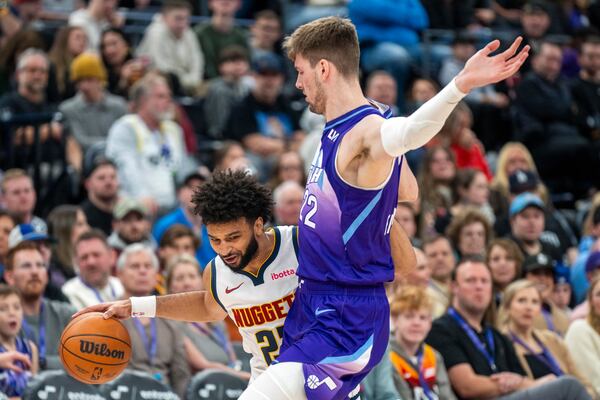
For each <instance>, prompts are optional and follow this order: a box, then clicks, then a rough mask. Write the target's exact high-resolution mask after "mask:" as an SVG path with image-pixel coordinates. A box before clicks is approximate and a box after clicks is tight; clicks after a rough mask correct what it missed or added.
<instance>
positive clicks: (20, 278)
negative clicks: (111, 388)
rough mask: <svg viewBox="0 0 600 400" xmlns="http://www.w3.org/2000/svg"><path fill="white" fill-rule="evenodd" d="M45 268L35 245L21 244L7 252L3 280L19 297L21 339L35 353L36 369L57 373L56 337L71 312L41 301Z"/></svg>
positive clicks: (66, 307) (57, 303)
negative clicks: (37, 354)
mask: <svg viewBox="0 0 600 400" xmlns="http://www.w3.org/2000/svg"><path fill="white" fill-rule="evenodd" d="M47 268H48V264H46V262H44V257H43V256H42V253H41V252H40V250H39V248H38V246H37V244H36V243H34V242H32V241H23V242H21V243H19V244H17V245H16V246H15V247H13V248H11V249H10V251H9V252H8V256H7V262H6V269H5V270H4V279H5V280H6V282H7V283H8V284H9V285H10V286H13V287H16V288H17V289H19V291H20V292H21V294H22V296H23V314H24V315H23V327H22V328H21V335H23V337H26V338H28V339H29V340H31V341H33V342H34V343H35V344H36V345H37V347H38V349H39V358H40V360H39V361H40V364H39V365H40V367H41V369H42V370H46V369H61V368H62V364H61V362H60V359H59V356H58V346H59V342H60V340H59V339H60V335H61V333H62V330H63V329H64V328H65V326H66V325H67V324H68V323H69V322H70V321H71V315H73V313H74V312H75V309H74V308H73V307H72V306H71V305H70V304H68V303H64V302H60V301H54V300H49V299H48V298H46V297H44V290H45V289H46V287H47V285H48V270H47Z"/></svg>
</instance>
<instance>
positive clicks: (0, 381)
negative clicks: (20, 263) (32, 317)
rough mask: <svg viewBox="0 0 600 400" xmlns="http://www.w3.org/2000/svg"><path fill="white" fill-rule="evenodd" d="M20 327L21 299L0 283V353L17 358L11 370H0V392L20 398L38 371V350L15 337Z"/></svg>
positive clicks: (22, 339) (25, 340)
mask: <svg viewBox="0 0 600 400" xmlns="http://www.w3.org/2000/svg"><path fill="white" fill-rule="evenodd" d="M22 324H23V300H22V298H21V293H20V292H19V290H18V289H16V288H14V287H10V286H7V285H5V284H0V337H1V338H2V339H0V354H6V353H9V352H13V353H18V354H20V355H21V357H22V358H24V360H23V359H22V358H21V360H18V361H16V362H15V364H14V368H0V393H3V394H5V395H7V396H11V398H21V396H23V394H24V393H25V389H26V387H27V383H28V381H29V380H30V379H31V378H32V377H33V376H34V375H35V374H36V373H37V372H38V369H39V365H38V358H39V355H38V349H37V346H36V345H35V343H33V342H32V341H31V340H29V339H27V338H23V337H21V336H19V331H20V330H21V326H22Z"/></svg>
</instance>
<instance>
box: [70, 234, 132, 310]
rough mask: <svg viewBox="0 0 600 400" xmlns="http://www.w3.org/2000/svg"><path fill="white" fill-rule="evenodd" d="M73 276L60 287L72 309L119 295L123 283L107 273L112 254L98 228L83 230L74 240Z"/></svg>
mask: <svg viewBox="0 0 600 400" xmlns="http://www.w3.org/2000/svg"><path fill="white" fill-rule="evenodd" d="M73 246H74V248H75V254H74V260H75V264H76V265H77V277H75V278H72V279H70V280H69V281H67V282H66V283H65V285H64V286H63V287H62V290H63V293H64V294H65V296H67V297H68V298H69V301H70V302H71V304H72V305H73V306H75V308H77V309H78V310H81V309H82V308H84V307H88V306H92V305H94V304H100V303H106V302H109V301H115V300H118V299H120V298H121V296H123V285H122V284H121V281H119V279H118V278H116V277H114V276H111V272H112V270H113V268H114V266H115V253H114V251H113V250H112V249H111V247H110V246H109V245H108V242H107V241H106V236H105V235H104V233H102V231H100V230H98V229H92V230H90V231H87V232H84V233H82V234H81V236H79V238H78V239H77V240H76V241H75V243H74V245H73Z"/></svg>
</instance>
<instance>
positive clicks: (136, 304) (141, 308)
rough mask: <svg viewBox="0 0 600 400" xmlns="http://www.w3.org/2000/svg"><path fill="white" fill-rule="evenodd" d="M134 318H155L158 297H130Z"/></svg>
mask: <svg viewBox="0 0 600 400" xmlns="http://www.w3.org/2000/svg"><path fill="white" fill-rule="evenodd" d="M129 300H131V316H132V317H133V318H141V317H146V318H154V317H155V316H156V296H144V297H130V298H129Z"/></svg>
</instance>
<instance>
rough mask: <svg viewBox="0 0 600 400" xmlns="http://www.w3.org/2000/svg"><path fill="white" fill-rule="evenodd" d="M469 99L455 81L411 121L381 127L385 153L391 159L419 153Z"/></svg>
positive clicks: (399, 120)
mask: <svg viewBox="0 0 600 400" xmlns="http://www.w3.org/2000/svg"><path fill="white" fill-rule="evenodd" d="M465 96H466V93H463V92H461V91H460V90H459V89H458V88H457V87H456V83H455V82H454V79H453V80H452V81H451V82H450V83H449V84H448V85H446V87H445V88H444V89H442V90H441V91H440V92H439V93H438V94H436V95H435V96H434V97H433V98H432V99H431V100H429V101H428V102H426V103H425V104H423V105H422V106H421V107H419V109H417V111H415V112H414V113H412V114H411V115H410V116H409V117H395V118H390V119H387V120H385V121H384V123H383V124H382V125H381V143H382V144H383V149H384V150H385V152H386V153H388V154H389V155H390V156H392V157H398V156H401V155H402V154H404V153H406V152H407V151H409V150H414V149H417V148H419V147H421V146H423V145H424V144H425V143H427V142H429V140H430V139H431V138H432V137H434V136H435V135H436V134H437V133H438V132H439V131H440V129H442V126H444V122H446V118H448V115H450V113H451V112H452V110H454V107H455V106H456V104H458V102H459V101H460V100H461V99H462V98H463V97H465Z"/></svg>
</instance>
